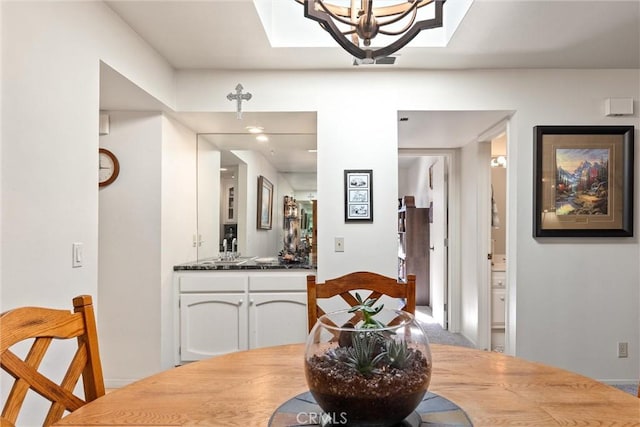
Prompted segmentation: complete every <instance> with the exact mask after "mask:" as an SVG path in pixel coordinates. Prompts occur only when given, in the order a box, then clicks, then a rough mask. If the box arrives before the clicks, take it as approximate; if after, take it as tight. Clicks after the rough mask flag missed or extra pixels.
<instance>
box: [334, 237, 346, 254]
mask: <svg viewBox="0 0 640 427" xmlns="http://www.w3.org/2000/svg"><path fill="white" fill-rule="evenodd" d="M333 245H334V250H335V251H336V252H344V237H336V238H335V240H334V243H333Z"/></svg>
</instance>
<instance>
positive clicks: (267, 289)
mask: <svg viewBox="0 0 640 427" xmlns="http://www.w3.org/2000/svg"><path fill="white" fill-rule="evenodd" d="M174 274H175V283H176V286H177V289H178V301H179V304H178V313H177V316H176V318H177V319H178V320H179V325H177V326H176V328H175V329H176V332H177V337H176V341H177V343H178V346H177V352H176V364H182V363H185V362H190V361H195V360H201V359H206V358H209V357H212V356H216V355H220V354H225V353H230V352H234V351H240V350H247V349H249V348H258V347H266V346H274V345H281V344H292V343H300V342H304V341H305V339H306V337H307V293H306V276H307V274H310V272H307V271H304V270H303V271H290V270H288V271H286V272H275V271H265V272H263V271H262V270H261V271H257V272H254V271H242V270H241V271H237V272H203V271H196V272H175V273H174ZM311 274H312V273H311Z"/></svg>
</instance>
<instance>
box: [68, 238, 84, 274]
mask: <svg viewBox="0 0 640 427" xmlns="http://www.w3.org/2000/svg"><path fill="white" fill-rule="evenodd" d="M83 256H84V254H83V253H82V243H74V244H73V245H72V251H71V266H72V267H73V268H78V267H82V261H83V259H82V258H83Z"/></svg>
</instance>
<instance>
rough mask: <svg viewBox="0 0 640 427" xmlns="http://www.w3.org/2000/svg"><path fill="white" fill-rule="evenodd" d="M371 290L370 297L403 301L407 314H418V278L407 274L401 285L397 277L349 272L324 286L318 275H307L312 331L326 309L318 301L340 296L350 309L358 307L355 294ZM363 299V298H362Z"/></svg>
mask: <svg viewBox="0 0 640 427" xmlns="http://www.w3.org/2000/svg"><path fill="white" fill-rule="evenodd" d="M357 290H368V291H371V293H370V294H369V295H368V296H367V298H376V299H378V298H380V297H381V296H382V295H387V296H389V297H392V298H402V299H404V300H405V305H404V307H403V308H402V309H403V310H404V311H406V312H409V313H411V314H415V311H416V276H415V275H413V274H408V275H407V281H406V282H401V281H398V280H396V279H394V278H391V277H387V276H382V275H380V274H377V273H371V272H366V271H358V272H355V273H349V274H346V275H344V276H340V277H337V278H335V279H330V280H326V281H325V282H324V283H316V276H314V275H308V276H307V310H308V323H309V331H311V328H313V325H315V323H316V320H318V318H319V317H320V316H322V315H323V314H325V312H324V310H322V308H320V306H319V305H318V299H324V298H331V297H334V296H336V295H340V296H341V297H342V299H343V300H345V301H346V302H347V304H349V306H350V307H353V306H355V305H358V301H357V300H356V299H355V297H354V296H353V294H352V293H351V292H352V291H357ZM363 297H364V296H363Z"/></svg>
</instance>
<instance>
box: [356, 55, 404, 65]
mask: <svg viewBox="0 0 640 427" xmlns="http://www.w3.org/2000/svg"><path fill="white" fill-rule="evenodd" d="M396 58H397V56H395V55H391V56H382V57H380V58H377V59H374V60H373V62H368V61H370V60H366V59H360V58H356V57H354V58H353V65H354V66H356V67H357V66H359V65H393V64H395V63H396Z"/></svg>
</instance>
